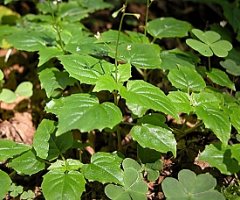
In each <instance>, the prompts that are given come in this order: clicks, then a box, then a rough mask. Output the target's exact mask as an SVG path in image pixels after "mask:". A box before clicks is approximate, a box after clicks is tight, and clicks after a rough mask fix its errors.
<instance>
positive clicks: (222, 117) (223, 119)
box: [196, 106, 231, 144]
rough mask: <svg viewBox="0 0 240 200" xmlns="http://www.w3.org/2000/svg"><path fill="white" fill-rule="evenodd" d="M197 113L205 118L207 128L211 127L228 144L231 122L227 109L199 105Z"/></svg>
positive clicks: (201, 117) (200, 117)
mask: <svg viewBox="0 0 240 200" xmlns="http://www.w3.org/2000/svg"><path fill="white" fill-rule="evenodd" d="M196 113H197V116H198V117H199V119H202V120H203V123H204V125H205V127H206V128H209V129H211V130H212V131H213V133H214V134H215V135H216V136H217V138H218V139H219V140H220V141H221V142H222V143H223V144H227V143H228V140H229V139H230V133H231V123H230V120H229V116H228V115H227V113H226V112H225V111H222V110H219V109H218V108H216V107H212V106H198V107H197V108H196Z"/></svg>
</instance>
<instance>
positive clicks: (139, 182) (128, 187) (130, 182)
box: [105, 158, 148, 200]
mask: <svg viewBox="0 0 240 200" xmlns="http://www.w3.org/2000/svg"><path fill="white" fill-rule="evenodd" d="M125 160H126V159H124V161H125ZM127 160H128V161H127V163H125V164H123V169H124V171H123V186H117V185H113V184H109V185H107V186H106V187H105V194H106V195H107V196H108V197H109V198H110V199H112V200H146V199H147V195H146V193H147V191H148V187H147V184H146V183H145V182H144V180H143V177H142V174H141V172H140V171H139V167H137V169H135V167H134V166H133V165H129V164H130V163H132V164H133V163H134V162H136V161H134V160H132V159H129V158H127ZM130 160H132V161H130ZM124 161H123V162H124ZM136 164H137V163H136ZM136 164H134V165H136ZM137 165H139V164H137Z"/></svg>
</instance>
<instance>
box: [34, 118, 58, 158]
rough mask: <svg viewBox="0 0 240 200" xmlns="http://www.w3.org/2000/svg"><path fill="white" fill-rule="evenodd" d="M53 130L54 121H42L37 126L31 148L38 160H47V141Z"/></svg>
mask: <svg viewBox="0 0 240 200" xmlns="http://www.w3.org/2000/svg"><path fill="white" fill-rule="evenodd" d="M55 129H56V127H55V125H54V121H52V120H48V119H43V120H42V121H41V123H40V124H39V125H38V128H37V130H36V132H35V134H34V138H33V148H34V149H35V151H36V154H37V156H38V157H39V158H42V159H46V158H47V156H48V151H49V143H48V141H49V139H50V135H51V134H52V133H53V132H54V130H55Z"/></svg>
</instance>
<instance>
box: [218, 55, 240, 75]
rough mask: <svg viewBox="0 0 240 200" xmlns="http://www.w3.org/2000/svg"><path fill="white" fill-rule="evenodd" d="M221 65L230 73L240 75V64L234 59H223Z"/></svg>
mask: <svg viewBox="0 0 240 200" xmlns="http://www.w3.org/2000/svg"><path fill="white" fill-rule="evenodd" d="M220 65H221V66H222V67H224V68H225V69H226V70H227V72H228V73H229V74H232V75H234V76H240V65H238V64H237V63H236V62H235V61H234V60H232V59H226V60H224V61H221V62H220Z"/></svg>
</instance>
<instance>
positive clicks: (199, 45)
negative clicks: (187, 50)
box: [186, 39, 213, 57]
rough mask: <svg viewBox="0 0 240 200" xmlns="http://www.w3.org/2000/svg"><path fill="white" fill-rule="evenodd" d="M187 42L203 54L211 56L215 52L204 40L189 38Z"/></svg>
mask: <svg viewBox="0 0 240 200" xmlns="http://www.w3.org/2000/svg"><path fill="white" fill-rule="evenodd" d="M186 43H187V45H188V46H190V47H191V48H192V49H194V50H195V51H198V52H199V53H200V54H202V55H203V56H206V57H210V56H212V55H213V52H212V50H211V49H210V47H209V46H208V45H207V44H205V43H203V42H200V41H198V40H195V39H187V40H186Z"/></svg>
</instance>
